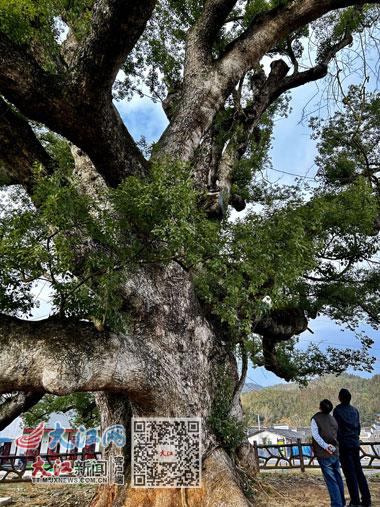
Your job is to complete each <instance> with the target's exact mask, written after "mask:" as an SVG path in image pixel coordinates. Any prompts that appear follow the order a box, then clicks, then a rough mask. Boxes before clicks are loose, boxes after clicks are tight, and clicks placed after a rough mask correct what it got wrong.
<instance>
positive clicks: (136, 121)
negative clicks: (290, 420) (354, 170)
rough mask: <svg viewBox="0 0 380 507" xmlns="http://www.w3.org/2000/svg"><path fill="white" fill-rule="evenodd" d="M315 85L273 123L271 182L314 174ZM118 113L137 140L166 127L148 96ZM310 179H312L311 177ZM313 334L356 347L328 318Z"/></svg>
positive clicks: (306, 336) (261, 375)
mask: <svg viewBox="0 0 380 507" xmlns="http://www.w3.org/2000/svg"><path fill="white" fill-rule="evenodd" d="M317 91H318V89H317V88H316V85H315V84H310V85H307V86H304V87H302V88H300V89H298V90H295V91H294V92H293V94H292V102H291V107H292V111H291V113H290V115H289V117H288V118H286V119H280V120H279V121H278V122H276V127H275V136H274V143H273V149H272V161H273V169H274V170H268V177H269V178H270V180H271V181H277V180H279V182H280V183H284V184H286V183H292V182H293V181H294V178H293V177H292V176H289V175H286V174H283V173H281V172H277V171H285V172H289V173H294V174H299V175H301V176H304V175H307V176H308V177H310V178H312V177H313V176H314V175H315V171H316V167H315V165H314V157H315V154H316V146H315V142H314V141H312V140H311V139H310V129H309V128H308V124H307V123H308V121H307V119H305V120H304V121H302V117H303V108H304V106H305V105H306V104H308V110H309V111H310V110H313V108H314V106H315V107H318V104H319V103H320V100H319V98H320V95H319V94H317V95H316V92H317ZM116 106H117V108H118V109H119V111H120V114H121V116H122V118H123V120H124V122H125V123H126V125H127V127H128V129H129V131H130V132H131V134H132V136H133V137H134V138H135V139H136V140H139V139H140V137H141V136H144V137H145V138H146V140H147V141H148V142H152V141H156V140H157V139H158V138H159V137H160V135H161V133H162V132H163V130H164V129H165V127H166V126H167V119H166V116H165V114H164V112H163V110H162V107H161V105H160V104H158V103H157V104H154V103H153V102H152V101H151V100H150V99H149V98H147V97H144V98H140V97H134V98H133V99H132V101H130V102H127V101H122V102H118V103H116ZM310 181H311V180H310ZM310 328H311V329H312V330H313V332H314V334H311V333H309V332H308V331H307V332H305V333H303V335H302V336H301V339H300V345H301V346H306V345H307V344H308V343H310V342H311V341H313V342H314V343H318V344H320V347H321V349H324V348H326V347H327V346H328V345H333V346H336V347H344V346H346V347H347V346H348V347H359V343H358V340H357V339H356V338H355V336H354V334H353V333H352V332H350V331H347V330H345V331H344V332H342V329H341V327H340V326H338V325H337V324H335V323H334V322H332V321H331V320H329V319H327V318H325V317H322V318H318V319H316V320H315V321H313V322H311V323H310ZM364 328H365V331H366V333H367V334H368V335H369V336H370V337H372V338H373V339H375V340H376V341H377V344H376V343H375V345H374V349H373V355H374V356H376V363H375V370H374V373H380V340H378V331H375V330H373V329H371V328H368V326H367V327H366V326H364ZM353 373H356V374H358V375H363V376H371V375H369V374H366V373H363V372H353ZM247 381H253V382H257V383H258V384H260V385H263V386H268V385H273V384H276V383H279V382H282V380H281V379H279V378H278V377H277V376H276V375H274V374H272V373H270V372H268V371H266V370H265V369H264V368H256V369H253V368H252V367H250V370H249V372H248V378H247Z"/></svg>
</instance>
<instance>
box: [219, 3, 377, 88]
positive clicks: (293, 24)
mask: <svg viewBox="0 0 380 507" xmlns="http://www.w3.org/2000/svg"><path fill="white" fill-rule="evenodd" d="M364 3H369V4H371V3H372V4H376V3H379V2H378V1H376V0H369V1H368V2H362V1H359V2H358V1H355V0H295V1H291V2H288V3H286V5H283V6H280V7H277V8H274V9H272V10H270V11H268V12H267V13H265V14H262V15H260V16H257V17H256V18H254V19H253V20H252V22H251V24H250V25H249V27H248V28H247V30H246V31H245V32H244V33H243V34H242V35H241V36H240V37H238V38H237V39H236V40H235V41H233V43H232V44H231V45H230V47H229V48H228V49H227V51H226V53H225V55H224V56H223V57H222V58H221V59H220V62H219V66H220V71H221V72H222V73H223V74H224V75H225V74H227V75H229V77H230V79H232V80H233V81H234V82H236V79H237V78H238V77H239V76H241V75H244V74H245V73H246V72H247V71H248V70H249V69H251V68H252V67H254V66H255V65H256V64H257V63H258V61H259V60H260V59H261V58H262V56H264V53H263V49H265V48H272V47H274V45H275V44H276V43H277V42H278V41H280V40H282V39H284V38H286V36H287V35H289V34H290V33H292V32H294V31H295V30H298V29H299V28H301V27H302V26H305V25H307V24H308V23H310V22H311V21H314V20H315V19H317V18H320V17H321V16H323V15H324V14H326V13H328V12H330V11H332V10H337V9H343V8H344V7H349V6H351V5H363V4H364Z"/></svg>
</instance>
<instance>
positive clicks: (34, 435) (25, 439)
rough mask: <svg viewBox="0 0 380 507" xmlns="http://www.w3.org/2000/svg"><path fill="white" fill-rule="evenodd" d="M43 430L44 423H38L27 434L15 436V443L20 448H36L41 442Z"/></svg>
mask: <svg viewBox="0 0 380 507" xmlns="http://www.w3.org/2000/svg"><path fill="white" fill-rule="evenodd" d="M44 431H45V423H44V422H40V424H39V425H38V426H37V427H36V428H34V430H33V431H32V432H31V433H29V435H22V436H21V437H18V438H16V445H17V447H19V448H20V449H37V448H38V446H39V445H40V443H41V440H42V435H43V434H44Z"/></svg>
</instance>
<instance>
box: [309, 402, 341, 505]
mask: <svg viewBox="0 0 380 507" xmlns="http://www.w3.org/2000/svg"><path fill="white" fill-rule="evenodd" d="M332 409H333V404H332V403H331V401H330V400H322V401H321V403H320V405H319V412H318V413H316V414H315V415H314V416H313V417H312V419H311V435H312V445H313V451H314V455H315V456H316V458H317V460H318V463H319V465H320V467H321V470H322V474H323V477H324V479H325V483H326V486H327V489H328V492H329V495H330V500H331V507H344V506H345V505H346V501H345V498H344V485H343V480H342V476H341V474H340V462H339V444H338V423H337V422H336V420H335V419H334V417H333V416H332V415H331V411H332Z"/></svg>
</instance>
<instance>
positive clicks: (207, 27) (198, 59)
mask: <svg viewBox="0 0 380 507" xmlns="http://www.w3.org/2000/svg"><path fill="white" fill-rule="evenodd" d="M236 3H237V0H208V1H207V2H206V4H205V6H204V8H203V11H202V14H201V16H200V17H199V19H198V20H197V22H196V23H195V25H194V26H193V27H192V28H191V30H190V32H189V34H188V38H187V49H186V66H185V67H186V72H187V73H190V74H192V73H193V72H194V71H196V69H197V68H198V69H199V68H201V67H202V66H204V65H206V66H211V64H212V52H211V49H212V43H213V42H214V39H215V37H216V36H217V34H218V32H219V30H220V29H221V27H222V26H223V24H224V22H225V20H226V18H227V16H228V14H229V13H230V12H231V10H232V9H233V7H234V6H235V5H236Z"/></svg>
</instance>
